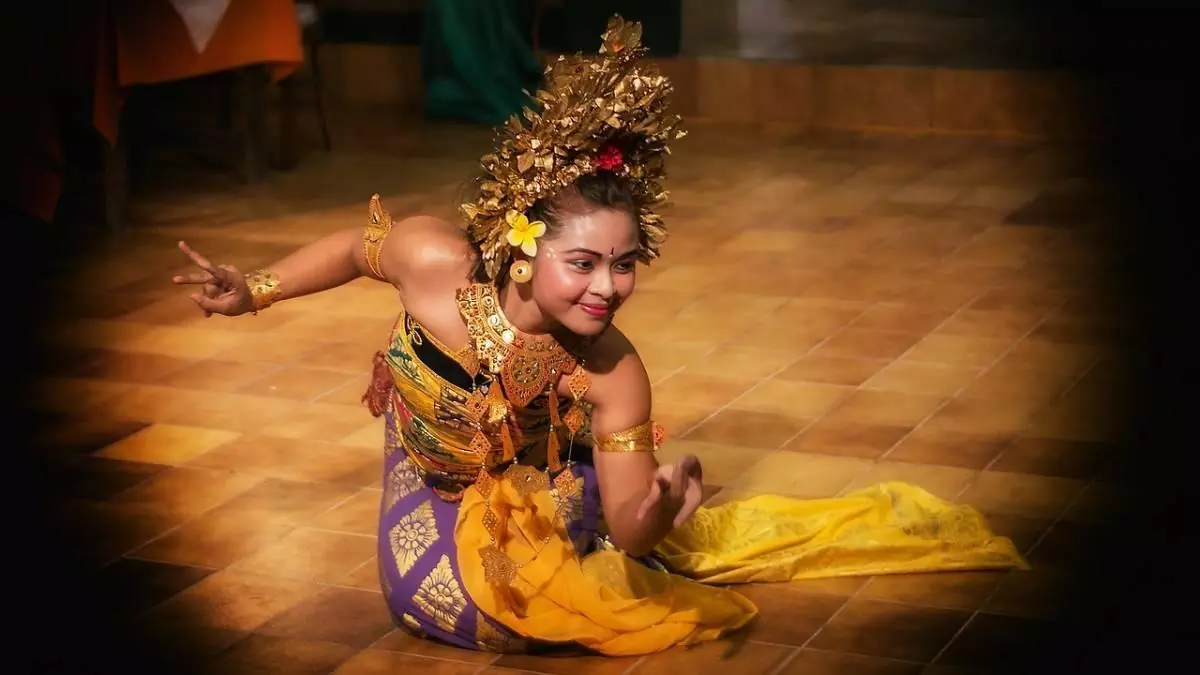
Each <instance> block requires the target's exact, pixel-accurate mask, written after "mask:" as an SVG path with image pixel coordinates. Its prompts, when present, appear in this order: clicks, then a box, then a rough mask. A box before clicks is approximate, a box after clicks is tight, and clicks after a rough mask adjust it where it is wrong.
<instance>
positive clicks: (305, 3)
mask: <svg viewBox="0 0 1200 675" xmlns="http://www.w3.org/2000/svg"><path fill="white" fill-rule="evenodd" d="M296 19H297V21H298V22H299V23H300V31H301V38H302V39H303V41H304V53H305V60H306V61H307V62H308V66H309V69H310V72H311V74H312V82H311V85H312V90H313V95H314V100H315V103H316V108H317V121H318V123H319V124H320V126H321V140H322V142H323V143H324V145H323V147H324V148H325V151H326V152H329V151H330V150H332V149H333V144H332V142H331V141H330V139H329V121H328V119H327V118H326V116H325V97H324V93H323V92H324V82H323V80H322V78H321V47H322V46H324V44H325V31H324V24H323V23H322V15H321V7H320V5H319V3H317V2H314V1H313V0H299V1H298V2H297V3H296ZM300 79H301V78H300V77H299V76H298V75H296V74H293V75H292V76H290V77H288V78H287V79H285V80H284V81H283V82H281V83H280V103H281V109H280V116H279V126H280V131H279V137H280V153H279V162H280V165H281V167H282V168H285V169H291V168H295V167H296V165H297V164H299V162H300V152H299V148H298V147H297V145H298V134H297V131H296V110H297V104H298V103H299V100H300V96H299V86H300Z"/></svg>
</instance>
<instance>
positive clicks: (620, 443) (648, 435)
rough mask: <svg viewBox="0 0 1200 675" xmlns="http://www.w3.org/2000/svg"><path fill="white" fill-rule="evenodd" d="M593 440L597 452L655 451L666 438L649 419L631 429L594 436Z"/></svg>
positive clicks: (660, 428)
mask: <svg viewBox="0 0 1200 675" xmlns="http://www.w3.org/2000/svg"><path fill="white" fill-rule="evenodd" d="M593 440H594V441H595V446H594V447H595V449H596V450H598V451H599V452H655V451H657V450H658V449H659V448H660V447H661V446H662V444H663V441H664V440H666V434H665V433H664V432H663V428H662V427H660V426H658V424H657V423H656V422H654V421H653V420H651V421H649V422H644V423H642V424H639V425H637V426H636V427H633V428H632V429H626V430H625V431H617V432H615V433H611V434H602V435H599V436H595V437H594V439H593Z"/></svg>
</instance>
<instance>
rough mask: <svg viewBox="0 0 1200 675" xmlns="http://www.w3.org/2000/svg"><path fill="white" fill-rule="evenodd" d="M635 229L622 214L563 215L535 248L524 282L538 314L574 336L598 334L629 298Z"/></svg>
mask: <svg viewBox="0 0 1200 675" xmlns="http://www.w3.org/2000/svg"><path fill="white" fill-rule="evenodd" d="M637 235H638V227H637V223H636V221H635V220H634V218H633V216H632V215H630V214H629V213H628V212H627V211H623V210H619V209H611V208H601V207H594V208H588V209H585V210H583V211H582V212H581V213H577V214H569V215H568V214H564V215H563V216H561V217H560V218H558V223H557V226H556V227H555V228H554V229H553V231H551V232H547V233H546V235H545V237H543V238H542V241H540V242H539V243H538V253H537V256H535V257H534V258H533V260H532V263H533V279H532V280H531V281H530V282H529V286H530V292H531V293H532V296H533V300H534V302H536V303H537V305H538V308H539V309H540V310H541V311H542V313H543V314H544V315H546V316H548V317H551V318H553V319H554V320H556V321H557V322H558V323H560V324H561V325H562V326H563V327H564V328H566V329H567V330H569V331H571V332H572V333H575V334H576V335H584V336H589V335H596V334H599V333H600V332H601V331H603V330H604V328H605V327H606V326H607V325H608V324H609V322H610V321H611V320H612V317H613V314H614V313H615V312H616V311H617V309H618V308H620V306H621V304H622V303H623V302H625V300H627V299H628V298H629V297H630V296H631V295H633V290H634V285H635V282H636V277H637V263H638V236H637Z"/></svg>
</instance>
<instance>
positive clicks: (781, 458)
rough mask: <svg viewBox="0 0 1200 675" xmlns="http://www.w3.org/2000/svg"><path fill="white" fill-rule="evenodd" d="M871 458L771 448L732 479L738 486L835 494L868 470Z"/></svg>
mask: <svg viewBox="0 0 1200 675" xmlns="http://www.w3.org/2000/svg"><path fill="white" fill-rule="evenodd" d="M871 466H872V463H871V462H870V461H869V460H865V459H859V458H855V457H831V456H827V455H814V454H808V453H801V452H788V451H785V450H780V451H773V452H769V453H767V454H766V455H764V456H763V457H762V459H760V460H758V462H756V463H755V464H754V465H752V466H750V467H748V468H747V469H746V470H745V472H744V473H742V474H741V475H740V476H738V477H737V479H736V480H735V481H734V482H732V483H731V484H730V485H732V486H733V487H735V488H738V489H741V490H752V491H755V492H763V493H774V494H783V495H789V496H793V497H803V498H812V499H816V498H823V497H832V496H834V495H837V494H838V493H839V492H841V490H842V488H844V487H845V486H846V485H847V484H848V483H849V482H850V481H851V480H854V479H855V478H857V477H858V476H859V475H861V474H863V473H866V472H867V471H868V470H869V469H870V468H871Z"/></svg>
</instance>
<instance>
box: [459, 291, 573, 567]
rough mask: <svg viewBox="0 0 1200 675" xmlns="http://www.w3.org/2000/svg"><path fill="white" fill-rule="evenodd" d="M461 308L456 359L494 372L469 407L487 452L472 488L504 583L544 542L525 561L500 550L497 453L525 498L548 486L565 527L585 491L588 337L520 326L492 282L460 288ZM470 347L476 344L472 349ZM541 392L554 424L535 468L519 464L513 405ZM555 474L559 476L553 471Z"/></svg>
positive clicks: (487, 561)
mask: <svg viewBox="0 0 1200 675" xmlns="http://www.w3.org/2000/svg"><path fill="white" fill-rule="evenodd" d="M455 298H456V300H457V301H458V309H459V313H460V314H461V315H462V317H463V320H464V321H465V322H466V324H467V335H468V349H465V350H463V353H464V354H467V353H469V355H468V356H466V357H460V358H459V364H460V365H462V367H463V368H464V369H465V370H466V371H467V373H468V374H470V375H471V377H472V379H473V380H474V379H475V378H476V377H477V376H478V375H479V373H480V372H481V371H482V370H484V369H486V370H487V371H488V372H489V373H491V374H492V381H491V382H490V383H489V384H488V385H487V390H486V393H484V392H482V391H480V390H478V389H476V390H475V391H473V392H472V393H471V396H470V398H468V399H467V405H466V408H467V411H468V414H469V415H470V416H471V418H472V421H473V422H474V423H475V424H476V425H477V431H476V433H475V437H474V438H473V439H472V441H471V446H470V447H471V449H472V450H474V451H475V452H476V453H478V454H479V455H481V456H482V458H483V461H482V465H483V466H482V468H481V469H480V471H479V475H478V477H477V478H476V481H475V488H476V489H478V490H479V493H480V494H481V495H482V496H483V498H484V509H485V513H484V526H485V527H486V528H487V531H488V536H489V539H490V543H489V544H488V545H487V546H485V547H483V548H482V549H481V550H480V555H481V556H482V558H483V566H484V577H485V578H486V579H487V580H488V582H489V583H492V584H495V585H497V586H507V585H508V584H511V583H512V582H513V580H514V579H515V578H516V575H517V571H518V570H519V569H520V568H522V567H524V565H526V564H528V562H532V561H533V560H534V559H536V558H537V556H538V554H540V552H541V551H540V549H539V551H538V552H537V553H535V554H534V556H533V558H532V559H530V561H527V562H526V563H518V562H517V561H515V560H513V559H512V558H511V557H510V556H509V555H508V554H507V553H505V552H504V550H503V546H502V544H503V542H504V540H505V538H506V537H507V536H508V535H507V531H508V515H507V513H505V512H497V510H496V509H495V508H493V507H492V501H491V500H492V497H493V490H494V489H495V487H496V479H495V478H493V476H492V472H493V470H494V469H493V468H492V467H493V465H494V464H496V463H497V462H495V461H494V458H495V457H496V455H497V454H499V455H500V463H505V464H507V465H508V466H507V468H505V469H504V470H503V473H502V476H503V478H504V479H505V480H507V481H508V482H509V484H511V485H512V486H513V488H514V489H515V490H516V491H517V493H518V494H519V495H521V497H522V498H525V497H527V496H528V495H529V494H532V493H535V492H539V491H541V490H546V489H549V490H551V492H552V494H553V496H554V501H555V507H556V508H555V514H554V516H555V517H556V518H557V519H558V520H559V521H561V525H562V526H563V527H564V528H565V527H566V524H567V521H568V519H569V517H570V513H571V510H572V508H573V506H572V505H573V503H574V501H575V500H577V499H579V498H580V495H579V491H578V485H577V483H576V480H575V474H574V473H573V472H572V470H571V464H572V462H571V450H572V449H573V448H574V442H575V436H576V435H577V434H578V433H579V431H580V429H581V428H582V427H583V424H584V422H585V421H586V415H585V414H584V413H583V410H582V406H583V397H584V395H586V394H587V391H588V388H589V386H590V384H591V383H590V381H589V379H588V376H587V371H586V370H585V369H584V367H583V364H582V359H581V356H580V355H582V354H584V353H586V349H587V347H588V346H589V345H590V344H591V340H590V339H587V338H584V339H581V340H580V342H579V343H578V344H576V345H574V347H575V349H574V351H570V350H568V349H567V348H566V347H564V346H562V344H560V343H559V342H558V341H557V340H555V339H554V338H553V337H552V336H549V335H528V334H525V333H522V332H521V331H519V330H517V329H516V327H514V326H513V325H512V324H511V323H509V321H508V319H507V317H505V316H504V312H503V311H502V310H501V307H500V297H499V294H498V293H497V292H496V287H495V286H494V285H493V284H472V285H470V286H468V287H466V288H462V289H459V290H458V292H457V293H456V294H455ZM472 348H473V349H472ZM564 377H566V378H567V389H568V391H569V392H570V393H571V397H572V404H571V408H570V411H569V412H568V413H567V415H566V417H565V420H564V418H560V416H559V401H558V385H559V382H560V381H561V380H562V378H564ZM539 394H545V395H546V397H547V403H546V407H547V409H548V410H549V413H550V429H549V430H548V433H547V434H546V469H545V470H544V471H539V470H538V469H536V468H534V467H532V466H528V465H525V464H519V463H516V461H517V459H518V458H517V457H516V447H515V443H514V442H513V426H514V425H513V424H512V412H513V408H514V406H515V407H525V406H527V405H529V403H530V402H531V401H533V399H534V398H535V397H537V396H538V395H539ZM564 426H565V427H566V429H567V443H568V447H567V462H566V465H565V466H564V465H563V463H562V461H561V445H560V439H559V434H560V433H561V431H562V429H563V427H564ZM488 428H491V429H497V430H498V431H499V433H500V439H501V442H500V448H499V450H497V449H496V448H494V447H493V446H492V443H491V442H490V441H489V440H488V436H487V434H486V433H485V429H488ZM552 474H557V475H554V476H553V478H551V475H552ZM552 536H555V532H554V531H553V530H550V531H548V532H547V533H546V535H545V536H544V537H543V538H542V542H541V544H542V547H543V548H544V547H545V545H546V543H547V542H548V541H549V538H550V537H552Z"/></svg>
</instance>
